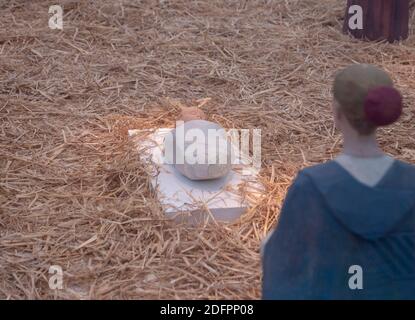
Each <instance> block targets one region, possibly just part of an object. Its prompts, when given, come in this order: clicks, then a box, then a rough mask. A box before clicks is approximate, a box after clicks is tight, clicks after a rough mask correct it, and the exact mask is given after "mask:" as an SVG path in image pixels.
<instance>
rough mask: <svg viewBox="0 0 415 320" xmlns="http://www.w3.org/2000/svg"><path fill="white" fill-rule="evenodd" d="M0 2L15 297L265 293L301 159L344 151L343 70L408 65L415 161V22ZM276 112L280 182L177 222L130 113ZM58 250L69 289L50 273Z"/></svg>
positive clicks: (134, 4) (273, 10) (229, 119)
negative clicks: (56, 10)
mask: <svg viewBox="0 0 415 320" xmlns="http://www.w3.org/2000/svg"><path fill="white" fill-rule="evenodd" d="M56 2H58V3H60V4H62V6H63V8H64V20H63V21H64V28H63V30H62V31H60V30H51V29H49V27H48V18H49V16H48V6H49V5H50V1H46V0H45V1H40V0H34V1H23V0H20V1H19V0H11V1H0V17H1V18H0V147H1V152H0V298H4V299H9V298H10V299H54V298H62V299H122V298H128V299H139V298H161V299H167V298H172V299H184V298H188V299H201V298H205V299H257V298H260V288H261V264H260V254H259V249H260V243H261V240H262V239H263V238H264V236H265V235H266V233H267V232H268V231H269V230H270V229H271V228H273V227H274V226H275V224H276V222H277V220H278V213H279V210H280V206H281V202H282V200H283V198H284V195H285V193H286V190H287V188H288V186H289V184H290V182H291V181H292V179H293V178H294V177H295V175H296V172H297V171H298V170H299V169H301V168H303V167H305V166H309V165H312V164H315V163H319V162H322V161H325V160H327V159H331V158H333V157H334V156H335V155H336V154H337V153H338V152H339V149H340V147H341V140H340V137H339V135H338V133H337V132H336V131H335V129H334V128H333V123H332V120H331V114H330V103H331V102H330V101H331V95H330V87H331V82H332V79H333V75H334V73H335V71H336V70H338V69H339V68H341V67H343V66H346V65H348V64H350V63H354V62H364V63H372V64H376V65H379V66H381V67H383V68H384V69H386V70H387V71H388V72H390V73H391V74H392V76H393V78H394V80H395V81H396V84H397V86H398V87H399V88H400V89H401V90H402V92H403V95H404V97H405V114H404V116H403V117H402V119H401V121H400V122H399V123H397V124H396V125H394V126H392V127H390V128H387V129H385V130H382V131H381V142H382V145H383V147H384V148H385V150H386V151H387V152H388V153H390V154H392V155H394V156H396V157H398V158H399V159H403V160H406V161H411V162H415V125H414V124H415V103H414V101H415V37H414V26H415V16H414V11H413V9H412V11H411V25H412V27H411V35H410V38H409V39H408V40H407V41H405V42H403V43H402V44H395V45H391V44H387V43H369V42H361V41H357V40H353V39H351V38H350V37H348V36H347V35H343V34H342V33H341V25H342V19H343V12H344V6H345V1H341V0H326V1H320V0H287V1H282V0H281V1H277V0H275V1H265V0H263V1H260V0H253V1H236V0H235V1H221V0H209V1H186V0H171V1H169V0H166V1H149V0H143V1H139V0H135V1H134V0H119V1H109V0H105V1H82V0H78V1H75V0H74V1H67V0H66V1H64V0H61V1H56ZM205 98H210V100H209V101H208V102H207V103H205V104H204V105H203V106H202V109H203V110H204V111H205V112H206V113H207V114H208V115H209V118H210V119H211V120H213V121H218V122H219V123H221V124H222V125H223V126H225V127H230V128H233V127H235V128H260V129H262V136H263V142H262V145H263V146H262V147H263V148H262V157H263V169H262V172H261V177H262V180H263V182H264V184H265V185H266V188H267V197H266V199H264V201H262V202H261V203H259V204H258V206H256V207H254V208H252V209H251V210H250V211H249V212H248V213H247V214H246V215H245V216H244V217H243V218H242V219H241V220H240V221H238V222H236V223H235V224H233V225H212V226H205V227H201V228H191V227H185V226H178V225H175V224H174V223H172V222H170V221H167V220H166V219H165V218H164V217H163V214H162V212H161V210H160V206H159V204H158V202H157V200H156V198H155V196H154V194H153V193H152V191H151V189H150V187H149V176H148V172H146V168H145V166H144V165H143V164H142V163H140V161H139V160H138V155H137V154H136V152H135V151H134V147H133V146H132V144H131V142H130V141H129V140H128V138H127V129H130V128H137V129H140V128H153V127H158V126H172V125H173V121H174V119H175V117H176V115H177V114H178V112H179V105H180V104H183V105H187V106H191V105H197V104H199V103H200V101H203V100H200V99H205ZM51 265H59V266H61V267H62V269H63V271H64V277H63V281H64V287H63V289H62V290H51V289H50V288H49V285H48V279H49V277H50V274H49V273H48V270H49V267H50V266H51Z"/></svg>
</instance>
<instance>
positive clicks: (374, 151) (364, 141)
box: [343, 132, 384, 158]
mask: <svg viewBox="0 0 415 320" xmlns="http://www.w3.org/2000/svg"><path fill="white" fill-rule="evenodd" d="M343 154H346V155H350V156H354V157H359V158H375V157H381V156H383V155H384V153H383V151H382V149H380V147H379V145H378V143H377V140H376V135H375V134H372V135H367V136H363V135H359V134H358V133H355V132H353V133H348V134H343Z"/></svg>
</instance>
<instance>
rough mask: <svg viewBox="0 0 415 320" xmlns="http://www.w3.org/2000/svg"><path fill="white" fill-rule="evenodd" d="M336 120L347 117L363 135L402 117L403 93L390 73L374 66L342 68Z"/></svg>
mask: <svg viewBox="0 0 415 320" xmlns="http://www.w3.org/2000/svg"><path fill="white" fill-rule="evenodd" d="M333 93H334V100H335V113H336V124H337V125H340V126H341V124H340V123H339V122H342V121H344V118H345V119H346V120H347V122H348V124H350V126H351V127H352V128H353V129H354V130H356V131H357V132H358V133H359V134H360V135H371V134H372V133H374V132H375V130H376V128H377V127H380V126H386V125H390V124H392V123H394V122H395V121H396V120H398V119H399V117H400V115H401V113H402V97H401V95H400V93H399V91H398V90H396V89H395V88H394V87H393V82H392V79H391V78H390V77H389V75H388V74H387V73H386V72H385V71H383V70H381V69H379V68H377V67H374V66H371V65H366V64H355V65H352V66H349V67H347V68H345V69H343V70H341V71H340V72H339V73H338V74H337V76H336V79H335V81H334V86H333Z"/></svg>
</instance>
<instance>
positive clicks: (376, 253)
mask: <svg viewBox="0 0 415 320" xmlns="http://www.w3.org/2000/svg"><path fill="white" fill-rule="evenodd" d="M353 266H358V268H361V270H360V271H361V272H358V271H356V269H355V267H353ZM356 276H357V277H359V278H356ZM357 279H360V280H357ZM359 281H360V282H359ZM359 283H360V284H359ZM356 284H359V285H358V287H357V288H356ZM262 293H263V299H266V300H270V299H283V300H287V299H415V166H412V165H410V164H407V163H404V162H401V161H398V160H395V161H394V163H393V165H392V166H391V168H390V169H389V170H388V171H387V173H386V174H385V176H384V177H383V178H382V180H381V181H380V182H379V183H378V184H377V185H376V186H375V187H368V186H366V185H364V184H362V183H360V182H358V181H357V180H356V179H355V178H353V177H352V176H351V175H350V174H349V173H348V171H346V170H345V169H344V168H343V167H342V166H341V165H339V164H338V163H337V162H335V161H329V162H327V163H324V164H321V165H317V166H314V167H310V168H306V169H304V170H302V171H300V172H299V174H298V176H297V178H296V179H295V181H294V183H293V185H292V186H291V187H290V189H289V191H288V194H287V197H286V199H285V202H284V204H283V207H282V211H281V215H280V219H279V223H278V226H277V228H276V230H275V231H274V232H273V233H272V235H271V236H270V237H269V239H268V241H267V242H266V244H265V247H264V251H263V292H262Z"/></svg>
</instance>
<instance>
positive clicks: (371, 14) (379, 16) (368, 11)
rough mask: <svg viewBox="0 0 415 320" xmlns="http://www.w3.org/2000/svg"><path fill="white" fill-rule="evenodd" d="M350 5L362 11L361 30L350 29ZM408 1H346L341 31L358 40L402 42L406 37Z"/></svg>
mask: <svg viewBox="0 0 415 320" xmlns="http://www.w3.org/2000/svg"><path fill="white" fill-rule="evenodd" d="M352 5H359V6H361V8H362V9H363V29H354V30H353V29H352V28H350V25H349V21H350V18H351V17H352V16H353V14H351V13H349V8H350V7H351V6H352ZM408 24H409V0H347V9H346V15H345V19H344V26H343V31H344V32H345V33H350V34H352V35H353V36H354V37H356V38H358V39H367V40H371V41H376V40H385V39H386V40H388V41H389V42H394V41H399V40H404V39H406V38H407V37H408V31H409V30H408V29H409V27H408Z"/></svg>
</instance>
